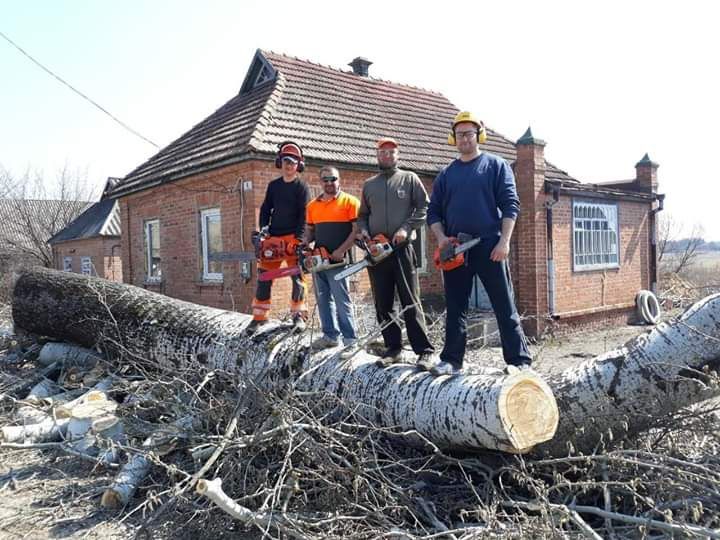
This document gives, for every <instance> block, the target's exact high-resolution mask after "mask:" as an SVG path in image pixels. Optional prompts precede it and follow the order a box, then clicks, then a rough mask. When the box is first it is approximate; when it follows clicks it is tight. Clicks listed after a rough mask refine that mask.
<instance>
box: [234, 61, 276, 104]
mask: <svg viewBox="0 0 720 540" xmlns="http://www.w3.org/2000/svg"><path fill="white" fill-rule="evenodd" d="M274 78H275V69H274V68H273V67H272V65H271V64H270V62H268V61H267V60H266V59H265V57H264V56H263V55H262V54H261V53H260V52H259V51H258V52H257V53H256V54H255V58H253V61H252V63H251V64H250V69H248V72H247V75H245V80H244V81H243V84H242V86H241V87H240V93H241V94H244V93H246V92H249V91H250V90H252V89H253V88H256V87H258V86H260V85H262V84H265V83H266V82H268V81H272V80H273V79H274Z"/></svg>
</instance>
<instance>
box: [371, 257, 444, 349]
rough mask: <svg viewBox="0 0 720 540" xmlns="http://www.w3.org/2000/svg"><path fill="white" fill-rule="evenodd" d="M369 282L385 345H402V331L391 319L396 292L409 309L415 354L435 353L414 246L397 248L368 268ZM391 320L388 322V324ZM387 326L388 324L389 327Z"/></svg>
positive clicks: (407, 323)
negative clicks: (382, 327) (429, 336)
mask: <svg viewBox="0 0 720 540" xmlns="http://www.w3.org/2000/svg"><path fill="white" fill-rule="evenodd" d="M368 274H369V275H370V285H371V286H372V292H373V298H374V299H375V313H376V315H377V320H378V322H379V323H380V325H381V326H385V328H384V329H383V331H382V335H383V340H384V341H385V346H386V347H387V348H388V349H401V348H402V330H401V329H400V327H399V326H398V325H397V324H396V323H394V322H392V323H389V321H391V320H392V319H391V315H392V316H394V315H395V310H394V305H395V292H396V291H397V294H398V297H399V298H400V305H402V307H403V308H405V307H407V306H409V307H407V309H406V310H405V311H404V313H403V318H404V320H405V328H406V329H407V336H408V340H409V341H410V346H411V347H412V349H413V351H414V352H415V354H422V353H432V352H434V350H435V349H434V348H433V346H432V344H431V343H430V340H429V339H428V337H427V330H426V329H425V314H424V313H423V310H422V306H421V305H420V296H419V290H420V286H419V284H418V277H417V271H416V268H415V251H414V250H413V247H412V245H410V244H408V245H406V246H405V247H402V248H398V249H397V250H396V251H395V253H393V254H392V255H390V256H389V257H388V258H387V259H385V260H384V261H382V262H381V263H379V264H377V265H375V266H370V267H368ZM388 323H389V324H388ZM386 325H387V326H386Z"/></svg>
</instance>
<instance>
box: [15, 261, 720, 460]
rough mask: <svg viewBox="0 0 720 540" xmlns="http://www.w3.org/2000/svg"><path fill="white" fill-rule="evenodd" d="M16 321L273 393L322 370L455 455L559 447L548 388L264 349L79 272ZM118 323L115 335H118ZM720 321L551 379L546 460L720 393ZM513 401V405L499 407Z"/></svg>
mask: <svg viewBox="0 0 720 540" xmlns="http://www.w3.org/2000/svg"><path fill="white" fill-rule="evenodd" d="M109 306H111V307H109ZM59 313H63V314H64V315H63V316H62V317H60V316H57V314H59ZM110 314H112V317H111V316H110ZM13 315H14V317H15V321H16V323H17V324H19V325H20V326H21V327H23V328H27V329H28V330H31V331H35V332H38V333H43V334H48V335H51V336H56V337H59V338H63V339H71V340H73V341H76V342H78V343H80V344H83V345H85V346H88V347H92V346H94V345H95V344H96V342H97V341H98V340H99V338H100V336H102V334H103V333H104V332H108V333H110V335H111V336H112V337H113V338H118V335H119V336H120V342H121V343H124V344H125V345H126V346H132V347H133V350H134V351H136V352H138V353H140V352H142V354H143V355H144V357H147V358H154V359H156V360H157V361H160V362H165V363H166V364H167V365H168V366H170V367H174V366H178V367H179V366H188V365H191V364H194V365H198V364H203V365H204V366H205V367H206V368H212V367H222V368H228V367H230V366H235V365H236V361H237V367H238V369H239V370H240V371H241V372H242V373H243V374H248V375H250V376H252V377H253V378H254V379H255V380H256V382H257V383H261V384H265V385H267V386H272V385H273V384H275V383H277V382H278V381H279V380H280V379H282V378H283V377H288V376H289V375H290V373H291V371H293V370H295V371H306V370H309V369H312V370H314V371H309V372H307V374H306V375H304V376H301V377H300V378H299V380H298V387H299V388H300V389H303V390H308V389H309V390H313V389H315V390H318V389H320V390H328V391H334V392H336V393H337V394H338V395H339V396H341V397H343V398H344V399H346V400H348V401H350V402H352V403H354V404H360V405H361V406H362V407H364V408H365V409H366V412H367V414H369V415H370V416H371V417H373V418H375V419H377V420H379V421H382V422H383V423H386V424H391V425H399V426H402V427H407V428H409V429H417V430H418V431H420V432H421V433H422V434H423V435H425V436H427V437H429V438H430V439H432V440H434V441H435V442H437V443H438V444H440V445H443V446H468V447H475V448H477V447H485V448H498V449H503V450H512V449H515V451H521V450H524V449H527V448H529V447H531V446H532V444H534V443H540V442H542V441H543V440H548V439H550V437H551V436H552V432H553V428H554V423H553V422H554V419H555V418H557V417H556V416H555V417H553V414H552V413H551V412H548V411H549V410H550V409H549V408H547V403H548V398H546V396H547V395H549V394H547V390H546V388H547V387H545V386H543V384H544V383H542V381H539V382H536V381H537V379H525V380H524V381H525V384H524V386H521V387H520V391H518V390H517V387H516V386H513V385H514V384H515V383H516V382H517V381H513V380H512V378H507V377H500V376H497V375H489V374H485V375H480V376H456V377H452V378H449V377H431V376H430V375H428V374H427V373H422V372H418V371H416V370H415V369H413V368H410V367H407V366H405V367H394V368H391V369H385V370H380V369H377V368H375V367H374V365H373V364H372V358H371V357H369V356H367V355H364V354H359V355H357V356H356V357H355V358H354V359H353V360H352V361H350V362H341V361H339V360H337V358H336V357H334V356H322V355H314V356H313V357H312V358H311V357H309V355H308V351H307V347H306V345H307V342H306V341H303V339H300V338H289V337H288V338H287V339H285V340H283V341H282V342H281V343H280V344H278V345H272V343H273V340H274V339H275V338H274V336H275V335H276V329H275V327H272V326H271V327H270V329H269V330H268V331H267V332H266V333H265V334H264V336H265V337H264V338H263V339H260V340H258V342H257V343H255V342H253V341H250V340H247V339H246V338H244V337H242V335H241V332H240V331H241V329H242V328H244V326H245V324H246V323H247V320H248V319H247V317H246V316H243V315H238V314H233V313H227V312H223V311H220V310H215V309H211V308H203V307H200V306H196V305H193V304H188V303H185V302H179V301H177V300H172V299H169V298H166V297H162V296H159V295H153V294H151V293H148V292H147V291H144V290H142V289H137V288H135V287H130V286H123V285H118V284H112V283H109V282H105V281H102V280H98V279H91V278H87V277H84V276H78V275H75V274H69V273H55V272H51V271H32V272H28V273H25V274H23V275H22V276H21V277H20V279H19V281H18V283H17V286H16V288H15V291H14V301H13ZM110 319H113V320H114V321H116V325H115V326H112V325H110V326H108V325H107V321H108V320H110ZM719 321H720V295H713V296H709V297H707V298H705V299H703V300H702V301H700V302H698V303H697V304H696V305H694V306H693V307H692V308H690V309H689V310H688V311H686V312H685V313H684V314H683V315H682V316H681V317H680V318H679V319H678V320H676V321H672V322H670V323H663V324H661V325H659V326H657V327H656V328H655V329H654V330H652V331H651V332H650V333H649V334H646V335H643V336H640V337H638V338H636V339H635V340H633V341H632V342H630V343H628V344H627V345H626V346H625V347H622V348H621V349H618V350H616V351H612V352H609V353H606V354H604V355H601V356H599V357H597V358H594V359H590V360H587V361H585V362H583V363H581V364H579V365H578V366H577V367H574V368H571V369H568V370H567V371H565V372H564V373H562V374H561V375H560V376H559V377H557V378H555V379H552V380H550V381H549V386H550V388H551V389H552V392H553V393H554V394H555V396H556V398H557V404H558V407H559V411H560V419H559V425H558V428H557V433H556V435H555V437H554V438H552V440H548V442H546V443H545V444H542V445H540V446H539V447H537V450H538V451H539V452H541V453H546V454H551V455H564V454H566V453H568V452H571V451H573V450H575V451H581V452H590V451H592V450H593V449H594V448H595V447H596V446H597V445H598V444H599V443H600V442H606V443H609V442H612V440H613V439H614V440H618V439H619V438H620V437H621V436H624V435H634V434H636V433H638V432H640V431H642V430H644V429H647V428H648V427H649V426H652V425H653V424H654V423H655V422H656V421H657V420H658V419H662V418H664V417H667V415H668V414H669V413H671V412H673V411H676V410H678V409H679V408H682V407H684V406H686V405H689V404H692V403H696V402H699V401H703V400H705V399H708V398H710V397H713V396H717V395H720V391H719V390H718V385H717V378H716V376H713V374H714V373H715V372H716V371H717V370H718V368H719V367H720V322H719ZM278 335H280V336H282V335H284V334H278ZM498 388H505V393H504V394H503V393H502V391H497V389H498ZM509 389H513V390H512V391H510V390H509ZM508 394H510V399H509V400H508V399H506V401H505V404H504V405H503V402H502V400H500V401H498V398H499V397H500V396H501V395H504V396H505V397H506V398H507V397H508ZM508 402H511V403H512V404H511V405H510V407H509V408H510V409H512V410H513V411H515V412H513V413H512V414H515V415H516V416H511V419H512V421H511V422H509V423H508V422H507V421H506V423H505V424H504V425H505V426H508V425H513V427H514V428H516V429H515V430H514V431H515V432H516V433H518V432H519V433H525V432H524V430H525V429H527V426H528V425H529V426H530V428H531V430H530V431H529V435H524V436H523V438H520V440H518V436H517V435H516V436H515V439H513V438H512V437H511V436H509V435H507V434H498V431H501V430H502V427H503V421H502V420H501V418H502V415H501V414H500V413H499V412H498V411H502V409H503V406H504V407H505V408H506V409H507V408H508ZM533 413H534V414H533ZM523 414H525V416H523ZM507 417H508V415H507V414H506V418H507ZM533 430H534V431H533Z"/></svg>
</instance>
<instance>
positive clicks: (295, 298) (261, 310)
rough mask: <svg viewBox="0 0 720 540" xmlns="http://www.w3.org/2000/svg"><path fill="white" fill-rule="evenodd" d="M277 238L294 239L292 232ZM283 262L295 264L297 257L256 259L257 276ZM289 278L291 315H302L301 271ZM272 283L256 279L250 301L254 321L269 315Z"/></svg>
mask: <svg viewBox="0 0 720 540" xmlns="http://www.w3.org/2000/svg"><path fill="white" fill-rule="evenodd" d="M279 238H282V239H284V240H285V241H286V242H290V241H292V240H294V238H295V237H294V235H292V234H287V235H284V236H281V237H279ZM283 263H284V264H286V265H287V266H296V265H297V263H298V259H297V257H287V258H286V259H284V260H275V261H266V260H260V261H258V277H259V276H260V275H261V274H262V273H263V272H265V271H267V270H275V269H276V268H280V267H281V266H282V265H283ZM282 279H285V278H282ZM290 279H291V280H292V292H291V298H290V312H291V313H292V314H293V315H295V314H300V315H302V316H303V317H304V316H306V315H307V306H306V305H305V288H306V286H305V277H304V275H303V274H302V272H301V273H299V274H296V275H293V276H291V277H290ZM272 283H273V282H272V281H260V280H259V279H258V282H257V287H256V289H255V298H254V299H253V301H252V310H253V319H254V320H256V321H266V320H268V318H269V316H270V309H271V307H272V305H271V300H270V299H271V296H272Z"/></svg>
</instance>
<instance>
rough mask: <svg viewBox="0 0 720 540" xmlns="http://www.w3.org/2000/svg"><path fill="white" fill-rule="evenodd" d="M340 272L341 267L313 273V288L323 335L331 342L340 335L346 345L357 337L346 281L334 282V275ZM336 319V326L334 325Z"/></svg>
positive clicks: (345, 279)
mask: <svg viewBox="0 0 720 540" xmlns="http://www.w3.org/2000/svg"><path fill="white" fill-rule="evenodd" d="M342 270H344V268H342V267H341V268H331V269H330V270H325V271H324V272H316V273H314V274H313V286H314V287H315V301H316V304H317V308H318V314H319V315H320V326H321V327H322V331H323V334H324V335H325V337H328V338H330V339H332V340H333V341H336V340H337V339H338V337H339V336H340V334H342V337H343V341H344V342H345V343H346V344H347V343H348V342H350V341H354V340H355V339H356V338H357V335H356V333H355V315H354V313H353V304H352V300H350V292H349V289H348V279H347V278H343V279H340V280H337V281H336V280H335V275H336V274H337V273H338V272H341V271H342ZM336 318H337V324H336V323H335V320H336ZM338 326H339V329H338Z"/></svg>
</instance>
